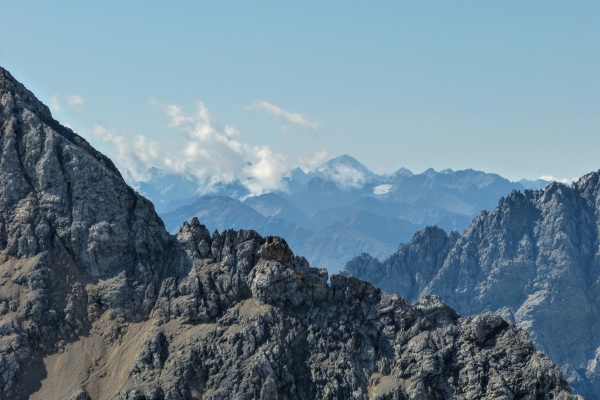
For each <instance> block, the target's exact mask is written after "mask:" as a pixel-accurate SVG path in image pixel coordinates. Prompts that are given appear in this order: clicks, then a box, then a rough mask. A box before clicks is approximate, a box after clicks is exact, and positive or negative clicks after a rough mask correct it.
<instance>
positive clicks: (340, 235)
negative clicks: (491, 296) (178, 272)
mask: <svg viewBox="0 0 600 400" xmlns="http://www.w3.org/2000/svg"><path fill="white" fill-rule="evenodd" d="M286 179H287V183H288V187H289V188H295V189H294V190H290V191H288V192H277V193H265V194H262V195H259V196H249V197H246V196H242V197H244V200H243V203H244V204H246V205H248V206H249V208H240V207H237V208H236V210H237V211H236V214H235V215H234V214H232V213H231V211H232V210H230V209H229V208H226V207H220V206H218V207H211V208H210V209H206V210H202V209H200V208H199V207H200V206H201V205H202V204H207V205H208V204H209V203H206V202H204V201H196V200H198V199H199V197H196V198H195V199H194V200H193V201H192V200H191V199H188V200H184V201H179V202H176V201H170V203H169V204H168V205H167V206H165V207H163V208H162V209H163V210H166V209H171V211H169V212H166V211H163V212H160V215H161V217H162V218H163V219H164V220H165V221H168V222H167V227H168V230H169V231H170V232H172V233H174V232H175V230H176V228H178V227H179V226H180V225H181V224H182V223H183V222H184V221H190V220H191V218H192V217H193V216H196V217H198V218H200V219H201V220H202V221H203V222H204V223H205V224H206V225H207V226H209V227H210V228H211V229H225V228H227V227H238V228H242V227H243V228H244V229H254V230H256V231H258V232H260V233H261V234H264V235H274V234H275V235H283V236H284V237H286V238H288V240H289V241H290V243H291V244H292V246H293V247H294V248H296V249H302V251H303V254H304V255H305V256H306V257H307V259H308V260H309V262H311V263H312V264H314V265H319V266H323V267H326V268H328V269H329V271H330V272H332V273H335V272H338V271H340V270H341V269H342V268H343V266H344V265H345V263H346V262H347V261H349V260H350V259H351V258H352V257H355V256H356V255H358V254H360V253H362V252H368V253H372V254H373V255H374V256H378V257H381V256H384V255H386V254H389V248H390V246H392V247H394V248H395V247H396V246H397V243H399V242H401V241H402V242H405V241H408V240H410V238H411V237H412V235H413V234H414V233H415V232H417V231H418V230H419V229H422V228H424V227H426V226H430V225H436V226H438V227H441V228H443V229H445V230H448V231H453V230H456V231H458V232H463V231H464V229H465V228H466V227H467V226H468V225H469V223H470V222H471V220H472V219H473V217H475V216H476V215H477V213H479V212H480V211H481V210H489V209H491V208H493V207H494V206H495V204H496V202H497V200H498V199H499V198H500V197H501V196H502V195H504V194H506V193H509V192H510V191H511V190H512V189H515V188H516V189H519V190H525V189H524V187H523V186H522V185H521V184H519V183H515V182H510V181H508V180H507V179H504V178H502V177H501V176H499V175H497V174H489V173H485V172H481V171H475V170H463V171H453V170H450V169H445V170H442V171H439V172H437V171H435V170H433V169H431V168H430V169H428V170H427V171H425V172H423V173H421V174H413V173H412V172H410V171H408V170H407V169H400V170H398V171H397V172H396V173H395V174H393V175H389V176H383V175H376V174H374V173H373V172H371V171H369V170H368V169H367V168H366V167H365V166H364V165H362V164H361V163H360V162H358V161H357V160H356V159H354V158H353V157H350V156H347V155H344V156H340V157H337V158H334V159H332V160H329V161H327V162H325V163H324V164H322V165H321V166H320V167H318V168H316V169H315V170H314V171H312V172H309V173H304V171H302V170H301V169H299V168H296V169H294V170H293V171H292V172H290V174H288V177H287V178H286ZM344 179H345V180H344ZM230 186H231V185H230ZM230 189H231V190H230V191H229V192H226V193H230V194H231V193H233V186H232V187H230ZM240 193H241V192H240ZM234 197H235V196H234ZM235 200H236V201H237V198H235ZM194 201H196V203H195V205H194V206H193V207H190V205H191V204H192V203H193V202H194ZM210 204H212V203H210ZM223 204H232V203H227V202H224V203H223ZM175 205H179V207H175V208H173V207H174V206H175ZM251 208H252V209H251ZM255 211H257V212H258V213H260V214H261V215H262V216H264V217H265V218H259V217H257V215H256V213H255ZM243 212H247V213H248V215H247V216H245V217H242V216H241V214H240V213H243ZM219 213H223V214H222V215H219ZM269 217H276V218H278V221H277V223H273V221H272V220H270V219H269ZM241 218H242V219H244V221H245V223H244V224H239V223H238V222H239V220H240V219H241ZM279 220H283V221H279ZM285 222H288V224H286V223H285ZM284 225H285V228H282V226H284ZM296 228H298V229H299V231H300V232H301V233H293V232H295V230H296ZM305 228H310V229H305ZM332 231H335V233H334V236H333V237H332V238H329V237H328V235H329V234H330V233H331V232H332ZM309 233H310V234H309ZM359 233H360V235H359V236H357V234H359ZM345 234H348V235H349V236H348V237H347V238H345V237H344V235H345ZM315 236H316V237H319V238H322V237H323V238H325V239H324V240H325V242H326V243H327V244H331V243H332V242H335V243H334V244H333V246H334V247H335V248H337V249H339V250H341V251H325V252H324V251H323V249H324V247H323V243H321V241H319V240H315ZM357 239H358V240H357ZM343 242H347V243H352V245H348V246H344V245H341V243H343ZM309 243H311V244H309ZM325 248H327V247H325ZM376 248H377V249H378V250H375V249H376ZM346 250H347V251H348V252H345V251H346ZM382 251H384V252H383V253H382ZM385 251H387V253H385ZM325 254H330V257H325Z"/></svg>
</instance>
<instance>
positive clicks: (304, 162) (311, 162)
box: [298, 150, 329, 172]
mask: <svg viewBox="0 0 600 400" xmlns="http://www.w3.org/2000/svg"><path fill="white" fill-rule="evenodd" d="M328 156H329V151H327V150H317V151H315V152H314V153H312V154H310V155H308V156H298V164H300V168H302V169H303V170H304V171H305V172H308V171H312V170H313V169H315V168H317V167H318V166H319V165H321V164H322V163H323V161H325V159H327V157H328Z"/></svg>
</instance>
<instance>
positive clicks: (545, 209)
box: [346, 172, 600, 399]
mask: <svg viewBox="0 0 600 400" xmlns="http://www.w3.org/2000/svg"><path fill="white" fill-rule="evenodd" d="M599 227H600V172H593V173H590V174H588V175H586V176H584V177H582V178H581V179H580V180H579V181H578V182H576V183H573V185H572V186H570V187H569V186H566V185H564V184H560V183H556V182H553V183H550V184H549V185H548V186H546V188H544V189H542V190H538V191H530V190H527V191H525V192H523V193H521V192H517V191H512V192H511V193H510V194H509V195H508V196H505V197H503V198H502V199H501V200H500V202H499V203H498V205H497V207H496V208H494V209H493V210H492V211H490V212H486V211H484V212H482V213H481V214H480V215H479V216H478V217H477V218H475V219H474V220H473V222H472V223H471V225H470V226H469V228H467V230H466V231H465V233H464V235H463V236H462V237H459V235H457V234H456V233H452V234H450V235H447V234H446V233H445V232H443V231H441V230H440V229H438V228H427V229H425V230H423V231H421V232H419V233H418V234H416V235H415V236H414V238H413V239H412V240H411V241H410V242H409V243H408V244H404V245H401V246H400V247H399V248H398V250H397V251H396V253H394V254H393V255H392V256H391V257H389V258H388V259H386V260H384V261H383V262H380V261H379V260H378V259H375V258H373V257H371V256H369V255H367V254H363V255H361V256H359V257H357V258H355V259H353V260H352V261H350V262H349V263H348V264H347V266H346V273H348V274H352V275H354V276H356V277H359V278H361V279H366V280H369V281H371V282H373V283H374V284H376V285H378V286H380V287H381V288H383V289H384V290H387V291H389V292H391V293H397V294H399V295H402V296H406V297H407V298H408V299H410V300H416V299H418V298H420V297H423V296H427V295H430V294H436V295H439V296H441V297H443V298H444V299H445V300H446V301H447V302H448V304H450V305H451V306H452V307H455V308H456V309H457V311H458V312H459V313H461V314H463V315H473V314H477V313H481V312H494V313H496V314H498V315H501V316H502V317H504V318H506V319H508V320H511V321H513V322H515V323H516V324H517V325H519V326H521V327H523V328H524V329H526V330H527V331H528V332H529V334H530V336H531V338H532V339H533V341H534V343H535V344H536V345H537V346H539V347H540V348H541V349H543V350H544V352H545V353H546V354H548V356H549V357H550V358H551V359H552V360H553V361H555V362H557V363H558V364H559V365H561V367H562V370H563V372H564V373H565V375H566V376H567V377H568V378H569V380H570V382H571V383H572V385H573V387H574V388H575V389H576V390H577V391H578V393H581V394H584V395H585V397H586V398H587V399H598V398H600V397H598V395H597V394H598V393H600V368H598V365H600V362H599V361H600V330H599V329H598V328H599V325H598V324H599V321H600V320H599V316H600V311H599V305H600V303H599V299H600V283H599V282H600V281H599V279H598V278H599V276H600V242H599V239H598V238H599V233H600V232H599V229H600V228H599Z"/></svg>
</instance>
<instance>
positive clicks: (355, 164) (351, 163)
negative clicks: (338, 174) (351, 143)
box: [317, 154, 374, 175]
mask: <svg viewBox="0 0 600 400" xmlns="http://www.w3.org/2000/svg"><path fill="white" fill-rule="evenodd" d="M339 166H345V167H349V168H352V169H355V170H357V171H360V172H363V173H365V174H367V175H374V173H373V172H372V171H371V170H370V169H369V168H367V167H365V166H364V165H363V164H361V163H360V162H359V161H358V160H357V159H356V158H354V157H352V156H349V155H347V154H344V155H341V156H339V157H335V158H332V159H331V160H329V161H326V162H324V163H323V164H322V165H321V166H320V167H318V168H317V170H318V171H324V170H329V169H333V168H336V167H339Z"/></svg>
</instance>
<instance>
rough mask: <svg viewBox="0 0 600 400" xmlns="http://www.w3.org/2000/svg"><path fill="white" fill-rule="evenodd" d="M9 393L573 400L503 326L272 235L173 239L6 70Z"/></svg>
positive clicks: (2, 282) (0, 378)
mask: <svg viewBox="0 0 600 400" xmlns="http://www.w3.org/2000/svg"><path fill="white" fill-rule="evenodd" d="M0 103H1V110H0V129H1V136H0V151H1V153H0V393H1V396H0V397H2V398H6V399H23V398H32V399H59V398H60V399H78V400H82V399H109V398H122V399H188V398H205V399H230V398H240V399H255V398H262V399H279V398H289V399H305V398H318V399H347V398H356V399H367V398H372V399H401V398H412V399H417V398H432V399H435V398H440V399H441V398H450V397H453V398H473V399H478V398H489V399H492V398H507V399H512V398H519V399H525V398H531V399H538V398H572V396H571V395H569V388H568V385H567V384H566V383H565V382H564V381H563V379H562V377H561V374H560V371H559V370H558V368H557V367H556V366H555V365H554V364H552V363H551V362H550V361H549V360H548V359H547V358H546V357H545V356H544V355H543V354H542V353H540V352H539V351H536V350H535V349H534V347H533V345H532V343H531V341H530V340H529V338H528V337H527V335H526V333H524V331H522V330H520V329H518V328H516V327H515V326H514V325H512V324H511V323H508V322H506V321H504V320H503V319H501V318H500V317H497V316H493V315H481V316H475V317H470V318H459V317H458V315H457V314H456V313H455V312H454V311H453V310H452V309H450V308H449V307H448V306H446V305H445V304H444V303H443V302H442V301H441V300H440V299H439V298H438V297H435V296H431V297H426V298H424V299H423V300H421V301H420V302H418V303H416V304H415V305H411V304H409V303H407V302H406V301H405V300H404V299H402V298H400V297H398V296H396V295H387V294H385V293H384V292H382V291H381V290H380V289H377V288H376V287H374V286H372V285H371V284H369V283H367V282H364V281H360V280H358V279H355V278H346V277H343V276H333V277H332V278H331V285H328V284H327V281H328V275H327V272H326V270H324V269H316V268H310V267H309V266H308V263H307V262H306V260H305V259H304V258H302V257H296V256H294V254H293V253H292V251H291V250H290V248H289V247H288V245H287V243H286V242H285V241H284V240H283V239H280V238H277V237H267V238H263V237H261V236H259V235H258V234H257V233H256V232H253V231H237V232H236V231H232V230H229V231H225V232H223V233H221V234H219V233H218V232H215V233H214V234H213V235H210V234H209V232H208V231H207V230H206V228H205V227H204V226H203V225H201V224H200V223H199V221H198V220H197V219H193V220H192V221H191V222H190V223H186V224H184V226H183V227H182V229H181V230H180V231H179V233H178V234H177V236H170V235H169V234H167V233H166V231H165V230H164V226H163V224H162V221H161V220H160V219H159V218H158V217H157V215H156V213H155V212H154V208H153V206H152V204H151V203H149V202H148V201H146V200H145V199H144V198H142V197H140V196H139V195H138V194H136V193H135V192H134V191H133V190H132V189H131V188H129V187H128V186H127V185H126V184H125V183H124V182H123V180H122V178H121V176H120V174H119V172H118V171H117V170H116V168H115V167H114V165H113V164H112V163H111V162H110V160H108V159H107V158H105V157H104V156H102V155H101V154H99V153H98V152H96V151H95V150H94V149H92V148H91V147H90V146H89V144H87V142H85V140H84V139H82V138H81V137H79V136H78V135H76V134H75V133H73V132H72V131H70V130H69V129H67V128H64V127H62V126H61V125H59V124H58V123H57V122H56V121H54V120H53V119H52V116H51V115H50V112H49V110H48V108H47V107H45V106H44V105H43V104H41V103H40V102H39V101H38V100H37V99H36V98H35V96H33V94H31V93H30V92H29V91H27V90H26V89H25V88H24V87H23V86H22V85H21V84H19V83H18V82H16V81H15V80H14V78H12V76H11V75H10V74H9V73H8V72H6V71H5V70H3V69H1V68H0Z"/></svg>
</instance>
